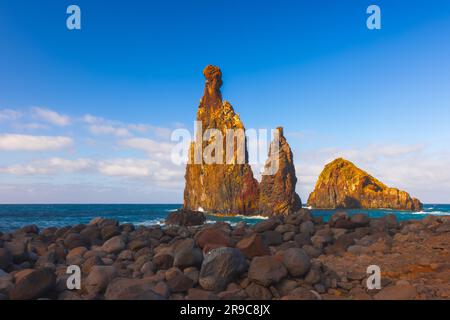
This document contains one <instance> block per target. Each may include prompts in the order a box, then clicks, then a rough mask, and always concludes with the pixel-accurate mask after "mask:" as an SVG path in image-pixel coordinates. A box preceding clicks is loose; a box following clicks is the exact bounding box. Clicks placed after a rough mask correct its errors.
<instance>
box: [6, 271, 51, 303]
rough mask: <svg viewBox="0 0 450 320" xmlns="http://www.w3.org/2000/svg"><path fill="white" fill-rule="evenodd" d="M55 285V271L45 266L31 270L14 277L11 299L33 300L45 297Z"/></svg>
mask: <svg viewBox="0 0 450 320" xmlns="http://www.w3.org/2000/svg"><path fill="white" fill-rule="evenodd" d="M55 285H56V276H55V273H54V272H53V271H52V270H50V269H47V268H42V269H36V270H31V271H30V272H27V273H26V274H24V275H22V276H21V277H19V278H18V279H16V284H15V286H14V288H13V289H12V290H11V293H10V298H11V299H12V300H34V299H38V298H43V297H45V294H47V293H49V292H50V291H51V290H52V289H53V288H54V287H55Z"/></svg>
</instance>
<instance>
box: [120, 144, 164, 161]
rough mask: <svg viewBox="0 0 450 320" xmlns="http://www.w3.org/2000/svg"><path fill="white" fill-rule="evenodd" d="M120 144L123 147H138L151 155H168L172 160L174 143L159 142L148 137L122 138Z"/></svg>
mask: <svg viewBox="0 0 450 320" xmlns="http://www.w3.org/2000/svg"><path fill="white" fill-rule="evenodd" d="M118 144H119V145H120V146H122V147H126V148H131V149H137V150H142V151H145V152H147V153H148V154H149V155H154V156H156V155H160V156H166V157H167V161H170V155H171V151H172V147H173V145H172V144H170V143H166V142H157V141H155V140H152V139H146V138H130V139H124V140H120V141H119V142H118Z"/></svg>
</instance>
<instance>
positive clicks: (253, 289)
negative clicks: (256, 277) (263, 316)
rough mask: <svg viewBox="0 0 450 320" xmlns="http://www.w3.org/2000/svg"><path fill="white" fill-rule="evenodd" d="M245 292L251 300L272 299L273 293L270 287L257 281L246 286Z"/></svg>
mask: <svg viewBox="0 0 450 320" xmlns="http://www.w3.org/2000/svg"><path fill="white" fill-rule="evenodd" d="M245 293H246V294H247V296H248V298H249V299H250V300H271V299H272V293H271V292H270V290H269V289H267V288H266V287H264V286H261V285H259V284H256V283H251V284H250V285H249V286H248V287H246V288H245Z"/></svg>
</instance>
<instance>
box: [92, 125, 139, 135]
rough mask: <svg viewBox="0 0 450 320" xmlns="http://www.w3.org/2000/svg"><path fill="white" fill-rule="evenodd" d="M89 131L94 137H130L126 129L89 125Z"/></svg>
mask: <svg viewBox="0 0 450 320" xmlns="http://www.w3.org/2000/svg"><path fill="white" fill-rule="evenodd" d="M89 131H90V132H91V133H92V134H95V135H113V136H116V137H121V138H123V137H128V136H130V135H131V134H130V131H128V129H126V128H118V127H113V126H110V125H95V124H93V125H90V126H89Z"/></svg>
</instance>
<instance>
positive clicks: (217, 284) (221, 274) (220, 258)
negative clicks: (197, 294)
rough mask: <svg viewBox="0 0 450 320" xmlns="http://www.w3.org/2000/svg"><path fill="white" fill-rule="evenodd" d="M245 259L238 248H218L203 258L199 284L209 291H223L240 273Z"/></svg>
mask: <svg viewBox="0 0 450 320" xmlns="http://www.w3.org/2000/svg"><path fill="white" fill-rule="evenodd" d="M247 266H248V264H247V261H246V259H245V257H244V255H243V254H242V252H241V251H240V250H238V249H234V248H218V249H214V250H212V251H210V253H209V254H208V255H207V256H206V257H205V258H204V260H203V263H202V267H201V269H200V277H199V283H200V286H201V287H202V288H203V289H205V290H209V291H216V292H217V291H223V290H224V289H225V288H226V286H227V285H228V284H229V283H230V282H232V281H234V280H235V279H237V278H238V277H239V276H240V275H242V274H243V273H244V272H245V271H246V269H247Z"/></svg>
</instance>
